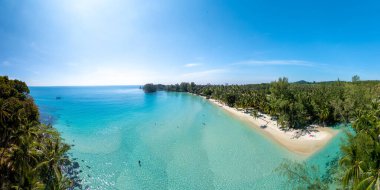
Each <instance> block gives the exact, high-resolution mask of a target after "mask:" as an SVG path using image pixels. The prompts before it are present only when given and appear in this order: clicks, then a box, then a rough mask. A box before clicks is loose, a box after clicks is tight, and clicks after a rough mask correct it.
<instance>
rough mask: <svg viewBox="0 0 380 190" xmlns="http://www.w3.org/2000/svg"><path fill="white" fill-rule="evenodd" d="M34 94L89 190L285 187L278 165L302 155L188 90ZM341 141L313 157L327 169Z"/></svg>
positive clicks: (57, 90) (36, 89)
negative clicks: (52, 123) (69, 145)
mask: <svg viewBox="0 0 380 190" xmlns="http://www.w3.org/2000/svg"><path fill="white" fill-rule="evenodd" d="M31 95H32V96H33V97H34V99H35V101H36V103H37V105H38V106H39V108H40V111H41V115H42V119H44V120H48V121H54V127H56V128H57V129H58V130H59V131H60V132H61V133H62V136H63V137H64V139H65V141H66V142H67V143H69V144H73V145H74V146H73V147H72V150H71V153H72V155H73V157H75V158H78V159H77V161H78V162H79V164H80V166H81V170H83V173H82V174H81V177H82V178H83V186H84V187H85V186H89V187H90V188H91V189H181V190H184V189H283V188H284V180H283V179H282V178H281V177H280V176H278V175H277V174H276V173H274V172H273V170H274V169H275V168H276V167H277V166H278V165H279V163H280V162H281V161H282V159H284V158H289V159H297V160H302V159H303V158H302V157H300V156H298V155H295V154H293V153H290V152H288V151H287V150H286V149H284V148H282V147H280V146H279V145H277V144H276V143H275V142H273V141H271V140H270V139H268V138H267V137H265V136H263V135H261V134H259V133H257V131H255V130H253V129H251V128H250V127H248V126H247V124H245V123H244V122H242V121H239V120H236V119H235V118H233V117H231V116H230V115H228V113H226V112H225V111H223V110H221V109H220V108H218V107H217V106H215V105H213V104H211V103H209V102H208V101H207V100H204V99H203V98H200V97H197V96H193V95H190V94H185V93H174V92H169V93H168V92H158V93H154V94H144V93H143V92H142V91H141V90H140V89H139V88H138V86H112V87H32V88H31ZM56 97H61V99H56ZM338 144H339V138H336V139H334V140H333V141H332V143H330V144H329V145H328V146H327V147H326V148H325V149H323V150H321V151H320V152H319V153H317V154H315V155H313V156H312V157H310V158H309V159H307V160H308V162H310V163H317V164H319V165H321V166H322V167H324V165H325V163H326V162H328V161H329V160H330V159H332V156H331V155H333V154H335V153H336V152H337V151H338ZM139 161H140V164H139Z"/></svg>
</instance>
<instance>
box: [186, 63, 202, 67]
mask: <svg viewBox="0 0 380 190" xmlns="http://www.w3.org/2000/svg"><path fill="white" fill-rule="evenodd" d="M200 65H202V63H188V64H186V65H185V67H197V66H200Z"/></svg>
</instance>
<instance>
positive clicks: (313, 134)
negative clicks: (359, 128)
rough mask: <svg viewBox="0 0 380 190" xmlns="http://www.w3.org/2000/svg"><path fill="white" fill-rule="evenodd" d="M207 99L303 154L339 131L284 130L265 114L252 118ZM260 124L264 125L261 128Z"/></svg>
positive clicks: (320, 128) (319, 128) (321, 145)
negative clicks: (303, 132) (304, 132)
mask: <svg viewBox="0 0 380 190" xmlns="http://www.w3.org/2000/svg"><path fill="white" fill-rule="evenodd" d="M208 100H209V101H210V102H212V103H214V104H215V105H217V106H219V107H220V108H223V109H224V110H226V111H227V112H228V113H230V114H231V115H233V116H235V117H237V118H239V119H241V120H243V121H246V122H247V123H249V124H250V126H251V127H253V128H255V129H256V130H258V131H259V132H261V133H262V134H264V135H265V136H267V137H269V138H270V139H272V140H274V141H275V142H277V143H278V144H279V145H281V146H283V147H285V148H286V149H288V150H289V151H291V152H294V153H297V154H300V155H303V156H310V155H312V154H314V153H315V152H317V151H319V150H320V149H321V148H323V147H324V146H325V145H326V144H327V143H328V142H329V141H330V140H331V139H332V138H333V137H334V136H335V135H337V134H338V133H339V130H334V129H331V128H328V127H310V130H309V132H308V133H306V134H301V131H300V130H292V131H286V132H285V131H283V130H281V129H280V128H279V127H278V126H277V122H276V121H272V120H271V119H270V117H269V116H267V115H264V114H263V116H262V117H260V118H254V117H252V116H251V115H249V114H247V113H244V112H243V111H239V110H237V109H236V108H231V107H229V106H227V105H224V104H222V103H220V102H218V101H216V100H214V99H208ZM261 126H266V127H265V128H262V127H261Z"/></svg>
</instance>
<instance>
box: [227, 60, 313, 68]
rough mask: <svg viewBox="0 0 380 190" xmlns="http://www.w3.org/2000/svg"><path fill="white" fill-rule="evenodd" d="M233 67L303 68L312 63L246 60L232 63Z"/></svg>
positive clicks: (310, 65)
mask: <svg viewBox="0 0 380 190" xmlns="http://www.w3.org/2000/svg"><path fill="white" fill-rule="evenodd" d="M233 65H252V66H265V65H293V66H305V67H312V66H314V63H312V62H310V61H304V60H294V59H290V60H286V59H285V60H247V61H242V62H237V63H234V64H233Z"/></svg>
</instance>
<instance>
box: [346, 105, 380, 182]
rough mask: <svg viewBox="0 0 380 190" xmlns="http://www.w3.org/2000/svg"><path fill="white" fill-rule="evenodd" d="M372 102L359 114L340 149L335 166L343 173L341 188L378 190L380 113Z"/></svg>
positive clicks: (379, 180) (379, 172) (379, 177)
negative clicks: (352, 131)
mask: <svg viewBox="0 0 380 190" xmlns="http://www.w3.org/2000/svg"><path fill="white" fill-rule="evenodd" d="M379 107H380V105H379V100H378V99H373V104H372V106H371V109H369V110H360V111H359V114H360V115H359V116H358V117H357V119H356V120H355V121H354V122H353V125H352V127H353V129H354V133H348V134H347V136H348V138H347V140H346V142H345V143H343V144H342V146H341V151H342V158H341V159H340V161H339V163H340V165H341V167H342V169H343V170H344V176H343V178H342V184H343V186H344V187H346V188H352V189H380V109H379Z"/></svg>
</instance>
